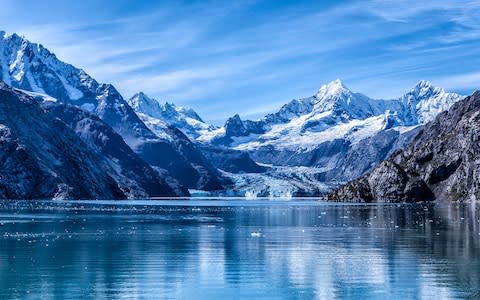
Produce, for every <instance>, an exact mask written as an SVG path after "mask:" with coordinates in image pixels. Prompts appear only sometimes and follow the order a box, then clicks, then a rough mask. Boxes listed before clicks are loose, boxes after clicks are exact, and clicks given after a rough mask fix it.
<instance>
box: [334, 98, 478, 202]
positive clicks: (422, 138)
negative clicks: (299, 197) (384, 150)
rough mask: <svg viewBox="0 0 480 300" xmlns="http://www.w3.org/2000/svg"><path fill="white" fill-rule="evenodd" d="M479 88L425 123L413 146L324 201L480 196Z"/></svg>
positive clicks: (469, 198)
mask: <svg viewBox="0 0 480 300" xmlns="http://www.w3.org/2000/svg"><path fill="white" fill-rule="evenodd" d="M479 124H480V92H478V91H477V92H475V93H474V94H473V95H472V96H470V97H467V98H465V99H464V100H462V101H460V102H458V103H456V104H454V105H453V106H452V107H451V108H450V110H448V111H447V112H443V113H441V114H439V115H438V116H437V117H436V118H435V119H434V120H433V121H431V122H429V123H427V124H426V125H425V126H424V128H423V129H422V130H421V131H420V133H419V134H418V135H417V137H416V138H415V139H414V141H413V142H412V144H411V145H410V146H409V147H407V148H406V149H405V150H402V151H398V152H396V153H395V154H393V155H392V156H391V157H390V158H389V159H387V160H385V161H383V162H382V163H381V164H380V165H378V166H377V167H376V168H375V169H374V170H373V171H372V172H371V173H369V174H368V175H366V176H363V177H361V178H360V179H358V180H355V181H352V182H350V183H348V184H346V185H344V186H342V187H340V188H339V189H338V190H336V191H335V192H333V193H331V194H329V195H327V196H326V197H325V198H326V200H337V201H362V202H374V201H377V202H400V201H407V202H408V201H428V200H437V201H442V200H450V201H465V200H478V199H480V125H479Z"/></svg>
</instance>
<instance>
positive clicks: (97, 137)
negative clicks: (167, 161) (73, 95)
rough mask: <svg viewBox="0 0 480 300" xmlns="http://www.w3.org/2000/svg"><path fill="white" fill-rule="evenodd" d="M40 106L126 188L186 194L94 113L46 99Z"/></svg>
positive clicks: (156, 193) (156, 194) (157, 194)
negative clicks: (111, 169)
mask: <svg viewBox="0 0 480 300" xmlns="http://www.w3.org/2000/svg"><path fill="white" fill-rule="evenodd" d="M42 107H44V108H45V109H46V110H47V111H48V112H49V113H50V114H52V115H53V116H55V117H57V118H59V119H60V120H62V121H63V122H64V123H65V124H66V125H67V126H68V127H70V128H71V129H73V130H74V131H75V132H76V133H77V135H78V136H79V137H80V138H81V139H82V140H83V141H84V142H85V143H86V144H87V145H88V146H90V148H91V149H92V150H93V151H95V152H97V153H98V154H99V155H100V156H102V157H103V158H104V159H105V160H107V161H108V163H109V164H110V165H111V166H112V168H113V169H114V170H115V171H116V172H117V174H116V176H115V178H118V180H119V181H123V182H124V184H125V185H126V186H130V187H131V188H130V190H132V191H143V192H144V193H145V194H146V195H147V196H148V197H160V196H188V190H187V189H185V188H184V187H182V186H181V185H180V184H179V183H178V182H177V181H176V180H175V179H173V178H171V177H170V176H169V175H168V172H167V171H166V170H159V171H160V172H157V171H155V170H154V169H152V167H151V166H150V165H149V164H147V163H146V162H145V161H144V160H142V159H141V158H140V157H139V156H138V155H137V154H136V153H135V152H133V151H132V149H130V147H128V145H127V144H125V142H124V140H123V139H122V137H121V136H120V135H118V134H117V133H116V132H115V131H114V130H113V129H112V128H111V127H110V126H108V125H107V124H105V123H104V122H103V121H102V120H101V119H99V118H98V117H97V116H96V115H94V114H92V113H88V112H86V111H84V110H81V109H79V108H78V107H76V106H73V105H68V104H62V103H55V102H48V101H47V102H43V103H42ZM132 196H134V195H132ZM134 197H136V198H138V196H134Z"/></svg>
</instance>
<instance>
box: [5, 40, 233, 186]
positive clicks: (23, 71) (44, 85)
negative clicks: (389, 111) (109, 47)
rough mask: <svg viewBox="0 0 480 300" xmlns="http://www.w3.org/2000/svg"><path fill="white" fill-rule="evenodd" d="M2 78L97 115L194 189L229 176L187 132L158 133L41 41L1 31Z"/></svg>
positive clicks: (111, 90) (144, 155) (110, 90)
mask: <svg viewBox="0 0 480 300" xmlns="http://www.w3.org/2000/svg"><path fill="white" fill-rule="evenodd" d="M0 79H1V80H3V81H4V82H5V83H7V84H8V85H11V86H13V87H16V88H20V89H22V90H26V91H31V92H35V93H39V94H46V95H49V96H51V97H52V98H55V99H57V100H59V101H60V102H64V103H70V104H73V105H76V106H78V107H80V108H82V109H84V110H86V111H90V112H92V113H95V114H96V115H97V116H99V117H100V118H101V119H102V120H103V121H104V122H105V123H107V124H108V125H110V126H111V127H112V128H113V129H114V130H115V131H116V132H117V133H118V134H120V135H121V136H122V138H123V139H124V140H125V142H126V143H127V144H128V145H129V146H130V147H131V148H132V149H133V150H134V151H135V152H136V153H137V154H139V155H140V156H141V157H142V158H143V159H144V160H145V161H147V162H148V163H149V164H150V165H151V166H153V167H155V168H159V169H164V170H167V171H168V172H169V173H170V174H171V175H172V176H173V177H175V178H176V179H178V181H179V182H181V183H182V184H184V185H185V186H188V187H189V188H195V189H206V190H215V189H220V188H222V186H223V183H224V181H225V179H224V178H222V177H221V175H220V173H218V171H217V170H216V169H215V168H214V167H213V166H212V165H211V164H209V162H208V161H207V160H206V159H205V158H204V157H203V155H202V153H201V152H200V151H199V150H198V149H197V148H196V146H195V145H194V144H193V143H191V142H190V140H189V139H188V138H187V137H186V136H184V135H183V134H181V133H180V132H177V131H175V130H167V129H165V130H164V132H162V134H161V135H159V136H157V135H156V134H154V133H153V132H152V131H151V130H150V129H149V128H148V127H147V126H146V125H145V124H144V123H143V121H142V120H141V119H140V118H139V117H138V116H137V114H136V113H135V112H134V111H133V109H132V108H131V107H130V106H129V105H128V103H127V102H126V101H125V100H124V99H123V97H122V96H121V95H120V93H118V91H117V90H116V89H115V88H114V87H113V86H112V85H109V84H99V83H98V82H97V81H95V80H94V79H93V78H92V77H90V76H89V75H88V74H87V73H85V72H84V71H83V70H80V69H77V68H75V67H74V66H72V65H69V64H66V63H64V62H62V61H60V60H58V59H57V57H56V56H55V55H54V54H53V53H51V52H50V51H48V50H47V49H46V48H44V47H43V46H42V45H38V44H34V43H31V42H29V41H28V40H26V39H25V38H22V37H19V36H18V35H16V34H12V35H7V34H5V33H4V32H0ZM172 141H175V142H172Z"/></svg>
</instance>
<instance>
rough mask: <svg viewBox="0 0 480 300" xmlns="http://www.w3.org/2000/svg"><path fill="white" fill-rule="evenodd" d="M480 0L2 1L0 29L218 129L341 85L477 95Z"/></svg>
mask: <svg viewBox="0 0 480 300" xmlns="http://www.w3.org/2000/svg"><path fill="white" fill-rule="evenodd" d="M479 15H480V1H468V0H466V1H455V0H451V1H443V0H437V1H402V0H396V1H388V0H378V1H248V0H245V1H211V2H209V1H198V2H192V1H185V2H182V1H133V0H130V1H126V0H115V1H96V0H84V1H64V0H45V1H33V0H24V1H17V0H2V3H1V10H0V18H1V19H2V26H4V28H1V29H3V30H6V31H7V32H9V33H13V32H16V33H18V34H21V35H25V36H26V37H27V38H28V39H29V40H31V41H32V42H39V43H42V44H43V45H44V46H46V47H47V48H49V49H50V50H52V51H53V52H54V53H56V54H57V56H58V57H59V58H60V59H62V60H64V61H66V62H69V63H71V64H73V65H75V66H77V67H80V68H83V69H84V70H85V71H87V73H89V74H90V75H92V76H93V77H94V78H96V79H97V80H98V81H100V82H108V83H113V84H114V85H115V86H116V87H117V88H118V89H119V90H120V91H121V92H122V94H123V95H124V96H125V97H127V98H128V97H130V96H131V95H132V94H134V93H135V92H137V91H144V92H145V93H147V94H149V95H150V96H153V97H155V98H157V99H159V100H161V101H169V102H170V101H171V102H174V103H177V104H179V105H184V106H189V107H192V108H194V109H195V110H196V111H197V112H198V113H199V114H200V115H201V116H202V117H203V118H204V119H205V120H210V121H213V122H215V123H222V122H223V121H224V120H225V118H227V117H229V116H231V115H233V114H234V113H237V112H238V113H240V115H241V116H242V117H245V118H257V117H260V116H261V115H264V114H265V113H266V112H271V111H274V110H276V109H278V108H279V107H280V106H281V105H282V104H284V103H286V102H287V101H289V100H291V99H293V98H300V97H306V96H310V95H313V94H314V93H315V91H316V90H317V89H318V88H319V87H320V86H321V85H322V84H324V83H327V82H329V81H332V80H335V79H337V78H340V79H342V80H343V81H344V83H345V84H346V85H347V86H348V87H349V88H351V89H352V90H354V91H357V92H362V93H364V94H367V95H368V96H371V97H376V98H394V97H399V96H400V95H401V94H403V93H404V92H405V91H406V90H408V89H410V88H411V87H412V86H413V85H414V84H415V83H416V82H418V81H419V80H421V79H427V80H430V81H432V82H433V83H434V84H436V85H438V86H441V87H444V88H446V89H448V90H451V91H457V92H461V93H465V94H467V93H470V92H472V91H473V90H475V89H476V88H479V87H480V68H479V65H480V64H479V63H480V55H479V51H478V49H480V18H479V17H478V16H479Z"/></svg>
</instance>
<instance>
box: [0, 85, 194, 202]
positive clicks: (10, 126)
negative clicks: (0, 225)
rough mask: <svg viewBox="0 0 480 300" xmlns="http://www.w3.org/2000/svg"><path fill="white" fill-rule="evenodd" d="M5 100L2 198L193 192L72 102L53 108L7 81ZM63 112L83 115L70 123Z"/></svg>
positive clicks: (0, 119) (1, 89)
mask: <svg viewBox="0 0 480 300" xmlns="http://www.w3.org/2000/svg"><path fill="white" fill-rule="evenodd" d="M0 99H1V101H0V124H1V126H0V141H1V143H0V159H1V161H2V164H1V165H0V178H1V182H0V198H2V199H52V198H54V199H125V198H143V199H145V197H149V196H151V195H152V196H153V195H158V194H161V195H170V196H174V195H185V194H188V192H185V193H180V192H176V191H175V190H174V189H176V187H174V186H172V185H170V184H169V183H167V182H166V181H165V180H164V179H163V178H160V176H159V174H158V173H156V172H155V171H154V170H153V169H152V168H151V167H150V166H148V165H147V164H146V163H145V162H143V161H142V160H141V159H140V158H139V157H137V156H136V155H135V154H134V153H133V152H132V151H131V150H130V149H129V148H128V146H127V145H125V143H124V142H123V140H122V139H121V138H120V136H118V135H117V134H115V133H114V132H113V130H112V129H111V128H110V127H109V126H108V125H106V124H105V123H103V122H102V121H100V120H99V119H98V118H97V117H94V116H93V115H91V114H88V116H87V117H86V118H83V115H79V113H78V112H77V110H78V111H80V109H78V108H75V107H73V106H68V107H66V108H65V109H63V108H62V109H60V111H58V113H59V114H56V113H53V112H52V111H48V110H47V109H45V107H41V106H40V105H39V102H38V101H36V100H37V99H36V98H33V97H32V96H30V95H28V94H25V93H23V92H21V91H19V90H16V89H12V88H11V87H9V86H7V85H6V84H5V83H3V82H2V83H0ZM47 103H48V105H49V106H50V107H56V108H60V107H59V106H58V105H59V104H57V103H55V102H51V101H49V102H47ZM80 114H82V112H80ZM67 115H68V117H67ZM62 116H63V117H67V118H70V117H72V118H77V117H79V116H80V117H81V118H80V119H77V120H73V119H70V120H71V121H72V122H71V124H74V123H75V126H72V127H70V126H68V125H67V124H65V122H63V121H62V120H65V121H66V119H67V118H64V119H62V120H60V119H59V118H58V117H62ZM77 121H78V122H77ZM69 123H70V122H69ZM104 151H105V152H104ZM118 158H122V160H121V161H119V160H118ZM157 193H158V194H157Z"/></svg>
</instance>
